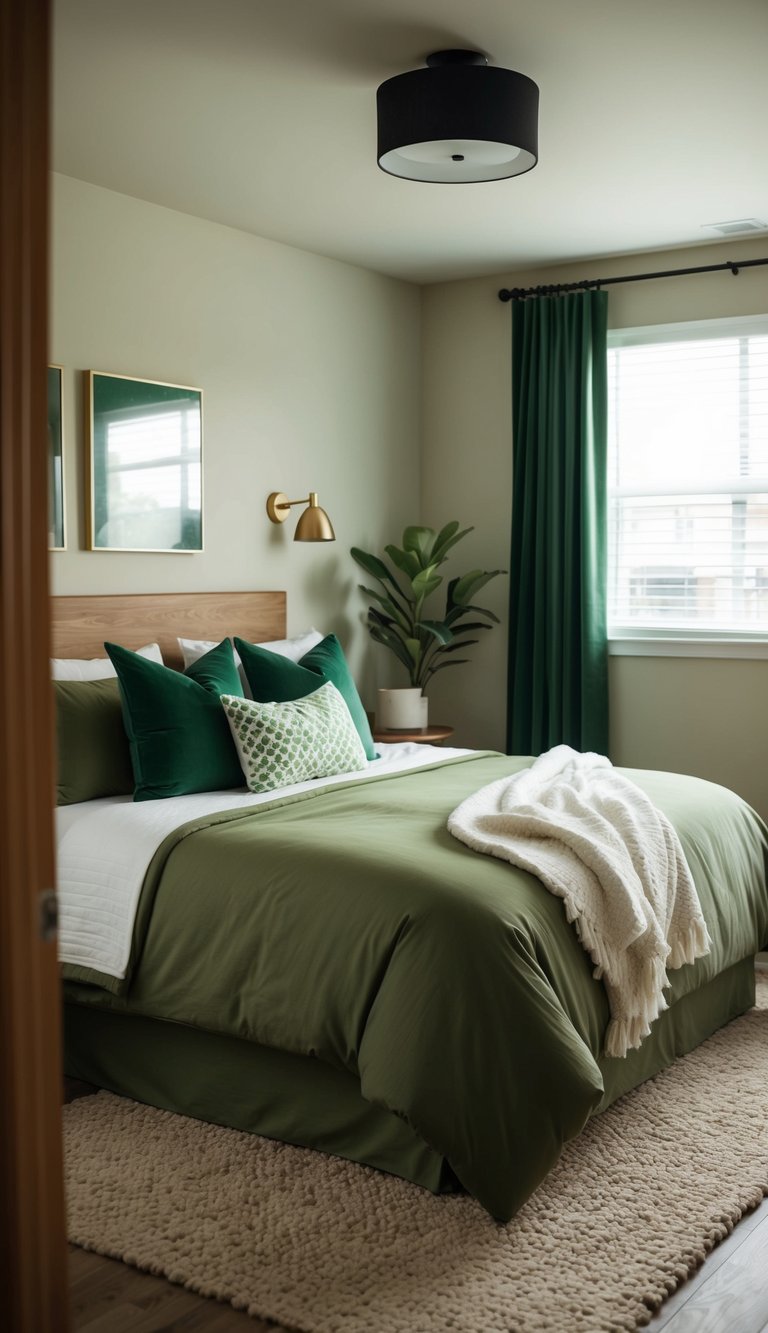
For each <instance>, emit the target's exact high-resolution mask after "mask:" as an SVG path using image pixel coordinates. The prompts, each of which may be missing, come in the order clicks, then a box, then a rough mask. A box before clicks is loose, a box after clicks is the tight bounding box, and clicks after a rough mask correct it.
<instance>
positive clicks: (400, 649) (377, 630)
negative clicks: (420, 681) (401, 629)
mask: <svg viewBox="0 0 768 1333" xmlns="http://www.w3.org/2000/svg"><path fill="white" fill-rule="evenodd" d="M368 632H369V634H370V636H371V638H372V639H373V640H374V642H375V643H383V644H384V646H385V647H386V648H389V649H390V650H391V652H393V653H394V654H395V657H397V658H398V659H399V661H401V662H402V664H403V666H404V667H406V668H407V670H408V671H409V672H410V671H411V669H412V667H413V663H412V661H411V655H410V653H409V652H408V649H407V648H406V646H405V644H404V643H403V641H402V639H399V638H398V637H397V635H396V634H393V633H391V632H390V631H387V630H386V629H383V628H382V627H381V626H380V625H372V624H370V623H369V625H368Z"/></svg>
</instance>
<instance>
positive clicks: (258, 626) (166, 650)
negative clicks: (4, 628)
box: [51, 592, 285, 668]
mask: <svg viewBox="0 0 768 1333" xmlns="http://www.w3.org/2000/svg"><path fill="white" fill-rule="evenodd" d="M226 634H238V635H239V636H240V638H242V639H249V640H250V641H251V642H252V643H260V642H265V641H268V640H270V639H284V638H285V593H284V592H160V593H117V594H109V595H99V596H91V597H52V598H51V654H52V656H53V657H103V656H104V640H105V639H109V640H111V641H112V642H113V643H120V644H122V645H123V647H125V648H141V647H142V645H143V644H145V643H159V644H160V649H161V651H162V654H163V661H164V662H165V664H166V666H170V667H177V668H181V666H182V665H183V663H182V659H181V653H180V652H179V646H178V644H177V642H176V639H177V636H178V637H181V638H183V639H216V640H219V639H223V638H224V636H225V635H226Z"/></svg>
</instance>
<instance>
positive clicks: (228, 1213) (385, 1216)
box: [64, 980, 768, 1333]
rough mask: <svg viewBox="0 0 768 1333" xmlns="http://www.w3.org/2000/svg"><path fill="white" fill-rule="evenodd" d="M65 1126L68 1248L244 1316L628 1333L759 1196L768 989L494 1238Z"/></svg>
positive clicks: (315, 1178)
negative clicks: (225, 1304)
mask: <svg viewBox="0 0 768 1333" xmlns="http://www.w3.org/2000/svg"><path fill="white" fill-rule="evenodd" d="M64 1120H65V1148H66V1187H67V1198H68V1210H69V1235H70V1239H71V1240H72V1241H74V1242H75V1243H76V1244H77V1245H80V1246H82V1247H83V1248H85V1249H90V1250H95V1251H97V1252H98V1253H100V1254H105V1255H110V1256H112V1257H114V1258H119V1259H122V1260H124V1262H125V1263H128V1264H133V1265H135V1266H136V1267H137V1268H141V1269H144V1270H146V1271H148V1272H151V1273H159V1274H163V1275H165V1276H166V1277H168V1278H170V1279H171V1281H173V1282H178V1283H181V1284H183V1285H184V1286H186V1287H188V1288H190V1289H191V1290H193V1291H197V1292H200V1293H201V1294H202V1295H206V1296H214V1297H217V1298H218V1299H219V1300H221V1301H229V1302H231V1304H232V1305H233V1306H235V1307H236V1308H238V1309H243V1310H247V1311H248V1313H249V1314H252V1315H259V1316H261V1317H265V1318H271V1319H273V1320H275V1321H276V1322H278V1323H280V1324H283V1325H287V1326H288V1327H289V1328H295V1329H299V1330H302V1333H603V1331H604V1330H605V1331H607V1333H613V1331H614V1330H624V1329H635V1328H638V1327H641V1326H642V1325H643V1324H645V1323H647V1322H648V1320H649V1318H650V1317H651V1314H652V1312H653V1311H654V1310H655V1309H656V1308H657V1307H658V1306H659V1305H660V1304H661V1302H662V1301H663V1300H664V1298H665V1296H666V1295H668V1294H669V1293H670V1292H672V1291H674V1290H675V1289H676V1287H677V1286H678V1285H679V1284H680V1283H681V1282H682V1281H683V1280H684V1279H685V1278H686V1277H687V1276H689V1275H690V1274H691V1273H693V1272H694V1271H695V1270H696V1269H697V1268H698V1267H699V1265H700V1264H701V1263H702V1262H703V1260H704V1258H705V1256H706V1254H707V1253H708V1252H709V1251H710V1250H711V1249H712V1248H713V1247H714V1246H715V1245H716V1244H717V1242H718V1241H720V1240H722V1239H723V1238H724V1237H725V1236H726V1235H727V1234H728V1233H729V1232H730V1231H732V1230H733V1227H734V1225H735V1224H736V1223H737V1222H738V1220H739V1219H740V1218H741V1217H742V1216H743V1214H744V1213H745V1212H747V1211H748V1210H750V1209H752V1208H754V1207H756V1206H757V1204H758V1203H759V1202H760V1201H761V1199H762V1198H763V1197H764V1196H765V1195H768V981H765V980H761V981H760V983H759V986H758V1007H757V1008H755V1009H753V1010H751V1011H750V1012H749V1013H748V1014H745V1015H744V1016H743V1017H741V1018H738V1019H736V1020H735V1021H734V1022H733V1023H730V1024H729V1025H728V1026H727V1027H726V1028H724V1029H722V1031H720V1032H718V1033H716V1034H715V1036H713V1037H711V1038H710V1040H709V1041H707V1042H706V1043H705V1044H704V1045H703V1046H700V1047H699V1048H698V1049H697V1050H695V1051H693V1052H692V1053H691V1054H690V1055H688V1056H686V1057H685V1058H684V1059H683V1060H680V1061H678V1062H677V1063H676V1064H675V1065H674V1066H673V1067H672V1068H671V1069H668V1070H666V1071H664V1072H663V1073H662V1074H659V1075H658V1076H657V1077H656V1078H654V1079H652V1080H650V1081H649V1082H647V1083H645V1084H643V1085H642V1086H641V1087H640V1088H637V1089H636V1090H635V1091H633V1092H631V1093H629V1094H628V1095H627V1096H625V1097H623V1098H622V1099H621V1100H620V1101H619V1102H617V1103H616V1104H615V1105H614V1106H613V1107H611V1108H610V1109H609V1110H608V1111H606V1112H605V1113H604V1114H603V1115H601V1116H599V1117H598V1118H597V1119H595V1120H593V1121H591V1122H590V1123H589V1124H588V1125H587V1127H586V1129H585V1130H584V1132H583V1133H582V1135H581V1136H580V1137H579V1138H578V1139H577V1140H575V1141H574V1142H573V1143H571V1144H569V1145H568V1147H567V1148H566V1150H565V1152H564V1153H563V1155H562V1157H561V1159H560V1161H559V1163H558V1165H557V1167H556V1168H555V1170H554V1171H553V1172H552V1173H551V1174H550V1176H549V1177H548V1178H547V1180H546V1181H545V1182H544V1183H543V1185H541V1186H540V1188H539V1189H538V1191H537V1192H536V1194H535V1195H534V1196H533V1198H531V1199H530V1200H529V1201H528V1202H527V1204H526V1205H525V1206H524V1207H523V1209H522V1210H521V1211H520V1212H519V1213H518V1214H517V1216H516V1217H515V1218H513V1220H512V1221H511V1222H510V1223H509V1224H508V1225H506V1226H499V1225H498V1224H496V1223H494V1222H493V1221H492V1220H491V1218H489V1217H488V1215H487V1214H486V1213H485V1212H484V1211H483V1210H482V1208H480V1206H479V1205H478V1204H477V1203H475V1202H474V1200H472V1199H469V1198H467V1197H463V1196H455V1195H445V1196H441V1197H435V1196H433V1195H431V1194H429V1193H428V1192H427V1191H425V1190H422V1189H420V1188H418V1187H417V1186H415V1185H411V1184H408V1183H407V1182H405V1181H402V1180H398V1179H396V1178H395V1177H393V1176H387V1175H384V1174H383V1173H381V1172H377V1171H373V1170H371V1169H368V1168H366V1167H360V1166H355V1165H353V1164H351V1163H348V1162H345V1161H342V1160H340V1159H338V1158H333V1157H327V1156H325V1155H323V1154H321V1153H317V1152H312V1151H310V1150H308V1149H303V1148H295V1147H291V1146H290V1145H286V1144H281V1143H275V1142H272V1141H271V1140H268V1139H264V1138H259V1137H256V1136H254V1135H249V1134H244V1133H241V1132H239V1131H237V1130H230V1129H223V1128H220V1127H218V1126H215V1125H208V1124H204V1123H202V1122H200V1121H196V1120H190V1119H188V1118H186V1117H183V1116H178V1115H173V1114H171V1113H170V1112H167V1111H158V1110H155V1109H154V1108H152V1107H148V1106H143V1105H140V1104H138V1103H136V1102H132V1101H128V1100H126V1099H124V1098H120V1097H115V1096H113V1095H112V1094H110V1093H106V1092H102V1093H99V1094H98V1095H96V1096H91V1097H83V1098H80V1099H78V1100H77V1101H74V1102H72V1103H70V1104H69V1105H68V1106H66V1107H65V1108H64Z"/></svg>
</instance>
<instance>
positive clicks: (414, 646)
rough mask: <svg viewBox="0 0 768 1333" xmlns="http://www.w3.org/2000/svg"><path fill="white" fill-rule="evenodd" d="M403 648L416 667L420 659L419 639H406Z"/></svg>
mask: <svg viewBox="0 0 768 1333" xmlns="http://www.w3.org/2000/svg"><path fill="white" fill-rule="evenodd" d="M405 646H406V648H407V649H408V652H409V653H410V654H411V661H412V662H413V664H414V666H418V665H419V661H420V659H421V639H406V640H405Z"/></svg>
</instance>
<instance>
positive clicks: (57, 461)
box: [48, 366, 67, 551]
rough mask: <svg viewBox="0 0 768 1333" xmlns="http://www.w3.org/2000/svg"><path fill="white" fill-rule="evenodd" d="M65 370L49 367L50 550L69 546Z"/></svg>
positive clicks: (62, 549) (61, 549)
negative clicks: (65, 460) (65, 437)
mask: <svg viewBox="0 0 768 1333" xmlns="http://www.w3.org/2000/svg"><path fill="white" fill-rule="evenodd" d="M63 423H64V372H63V367H62V366H49V367H48V550H49V551H65V550H66V549H67V518H66V505H65V495H64V424H63Z"/></svg>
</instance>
